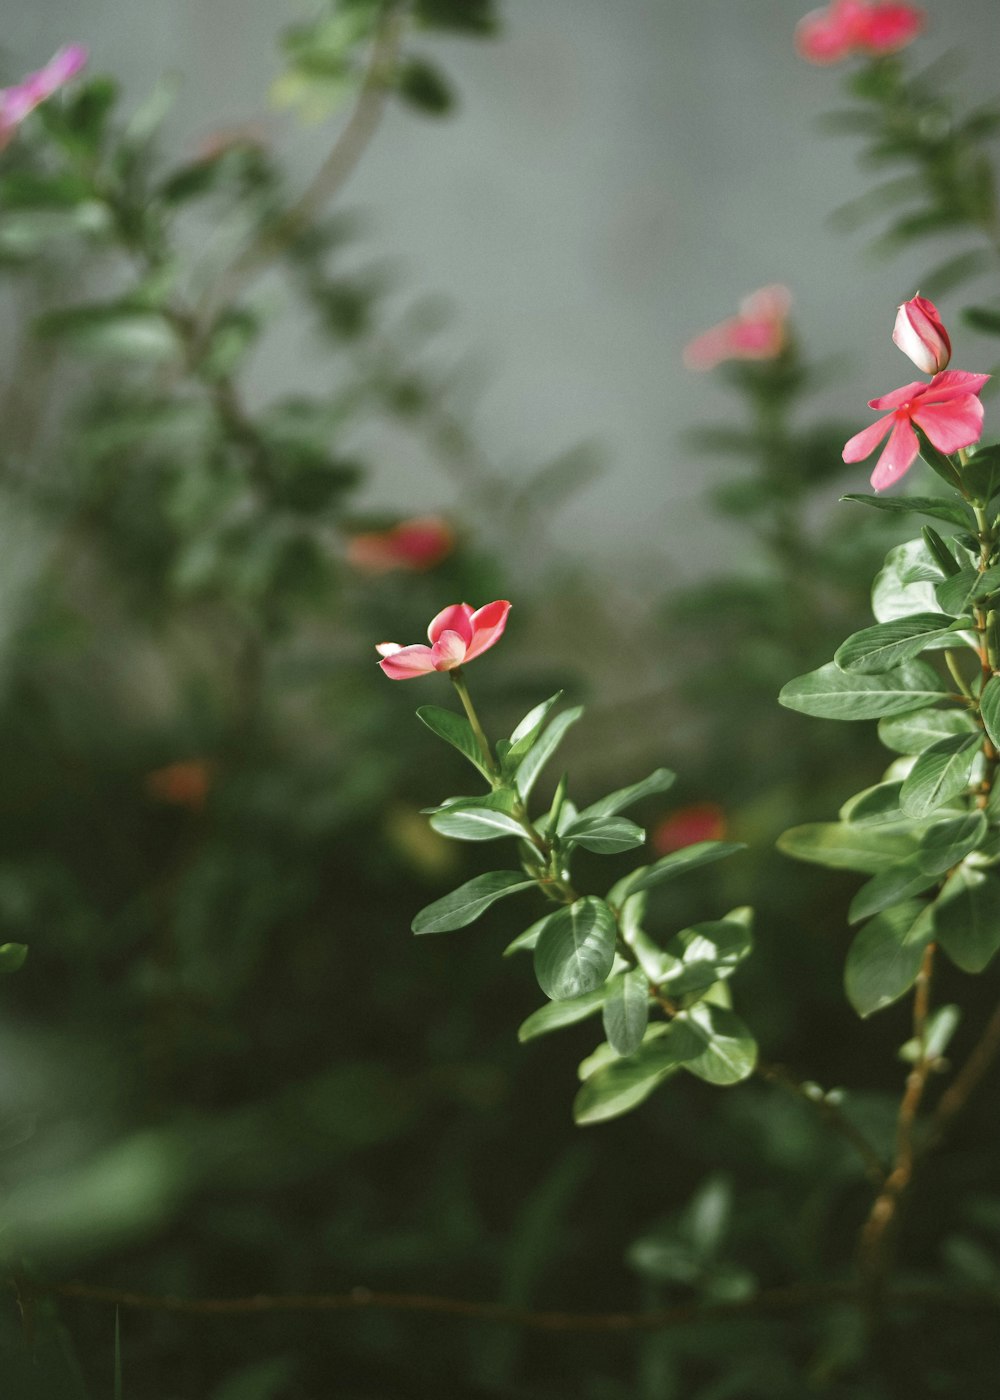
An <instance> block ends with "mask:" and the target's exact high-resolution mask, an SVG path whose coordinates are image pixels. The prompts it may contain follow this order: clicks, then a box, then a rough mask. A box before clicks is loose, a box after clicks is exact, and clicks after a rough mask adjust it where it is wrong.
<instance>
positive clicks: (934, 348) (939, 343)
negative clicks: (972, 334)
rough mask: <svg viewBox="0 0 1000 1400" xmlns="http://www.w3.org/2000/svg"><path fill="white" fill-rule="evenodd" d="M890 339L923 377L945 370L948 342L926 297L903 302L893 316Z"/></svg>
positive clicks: (948, 354) (948, 355)
mask: <svg viewBox="0 0 1000 1400" xmlns="http://www.w3.org/2000/svg"><path fill="white" fill-rule="evenodd" d="M892 339H893V342H894V343H895V344H896V345H898V346H899V348H900V350H902V352H903V354H904V355H909V357H910V359H911V360H912V361H913V363H914V364H915V365H916V367H917V369H922V370H923V372H924V374H939V373H940V372H941V370H943V369H947V368H948V361H949V360H950V359H951V340H950V339H949V337H948V332H947V331H946V330H945V328H944V326H943V325H942V324H941V317H940V315H939V314H938V309H937V307H936V306H935V305H934V303H933V302H932V301H928V299H927V298H926V297H922V296H915V297H912V298H911V299H910V301H904V302H903V304H902V306H901V307H900V308H899V310H898V311H897V313H896V324H895V326H894V328H893V332H892Z"/></svg>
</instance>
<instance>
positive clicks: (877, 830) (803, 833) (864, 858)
mask: <svg viewBox="0 0 1000 1400" xmlns="http://www.w3.org/2000/svg"><path fill="white" fill-rule="evenodd" d="M777 844H778V850H779V851H783V852H784V854H785V855H786V856H792V857H793V858H794V859H795V860H805V861H808V862H809V863H810V864H812V865H825V866H828V867H829V868H830V869H831V870H857V871H860V872H861V873H862V874H865V875H877V874H878V872H879V871H880V870H887V869H889V867H890V866H892V865H895V864H897V862H899V861H900V860H905V859H906V857H907V856H911V855H913V854H914V853H915V852H916V849H917V843H916V839H915V837H914V836H913V834H912V832H911V831H910V830H909V828H908V826H907V827H896V826H888V825H887V826H879V827H865V826H852V825H851V824H850V823H848V822H810V823H808V824H807V825H805V826H793V827H790V828H789V830H788V831H785V832H782V834H781V835H780V836H779V837H778V843H777Z"/></svg>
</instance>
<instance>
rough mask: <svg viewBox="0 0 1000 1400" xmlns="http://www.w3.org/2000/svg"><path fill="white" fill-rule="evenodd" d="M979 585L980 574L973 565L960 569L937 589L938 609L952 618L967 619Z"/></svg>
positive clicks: (935, 592)
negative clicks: (973, 596)
mask: <svg viewBox="0 0 1000 1400" xmlns="http://www.w3.org/2000/svg"><path fill="white" fill-rule="evenodd" d="M978 583H979V573H978V571H977V570H976V569H974V568H973V567H972V565H971V564H969V565H967V566H966V567H965V568H964V569H959V570H958V572H957V573H955V574H952V576H951V578H946V579H945V581H944V583H939V584H938V585H937V586H936V587H935V589H934V596H935V597H936V598H937V601H938V607H939V608H941V609H943V611H944V612H946V613H950V614H951V616H952V617H965V616H966V615H967V613H968V611H969V607H970V605H971V603H972V595H973V594H974V593H975V591H976V587H977V586H978Z"/></svg>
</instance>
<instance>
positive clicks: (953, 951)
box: [931, 864, 1000, 972]
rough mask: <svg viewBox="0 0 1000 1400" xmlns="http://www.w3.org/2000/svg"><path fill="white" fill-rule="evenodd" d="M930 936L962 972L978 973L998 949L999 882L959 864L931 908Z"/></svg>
mask: <svg viewBox="0 0 1000 1400" xmlns="http://www.w3.org/2000/svg"><path fill="white" fill-rule="evenodd" d="M931 919H932V921H933V929H934V937H935V938H936V939H937V941H938V942H939V943H940V945H941V947H942V948H943V949H944V951H945V952H946V953H947V954H948V956H949V958H951V960H952V962H953V963H954V964H955V966H956V967H960V968H961V969H962V971H963V972H982V970H983V968H984V967H986V965H987V963H989V962H990V961H991V960H992V958H993V956H994V954H995V953H996V951H997V949H998V948H1000V880H998V879H997V877H996V876H995V875H990V874H988V873H987V872H986V871H985V870H977V869H976V868H975V867H974V866H970V865H968V864H965V865H960V866H959V867H958V869H957V870H956V871H955V873H954V875H952V877H951V879H950V880H949V881H948V883H947V884H946V885H945V887H944V889H943V890H942V891H941V893H940V894H939V895H938V897H937V899H936V900H935V901H934V904H933V905H932V907H931Z"/></svg>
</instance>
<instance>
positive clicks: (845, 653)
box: [834, 613, 955, 675]
mask: <svg viewBox="0 0 1000 1400" xmlns="http://www.w3.org/2000/svg"><path fill="white" fill-rule="evenodd" d="M954 626H955V623H954V621H953V620H952V618H950V617H948V616H946V615H945V614H944V613H912V614H911V615H910V616H909V617H899V618H896V619H895V620H894V621H892V622H878V623H876V624H875V626H874V627H866V628H864V630H863V631H861V632H855V633H854V635H853V636H852V637H848V639H847V641H846V642H844V643H843V644H842V645H841V646H839V647H838V648H837V652H836V655H835V656H834V661H835V662H836V663H837V665H838V666H839V667H840V669H841V670H842V671H855V672H861V673H862V674H865V675H868V674H871V673H872V672H881V671H889V670H891V669H892V668H893V667H894V666H898V665H899V664H901V663H902V662H904V661H909V660H910V658H911V657H914V656H917V655H918V654H919V653H920V652H921V651H923V649H924V647H925V646H926V645H927V643H928V642H929V641H932V640H934V639H936V638H939V637H945V636H948V635H949V634H950V633H951V632H952V629H953V628H954Z"/></svg>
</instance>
